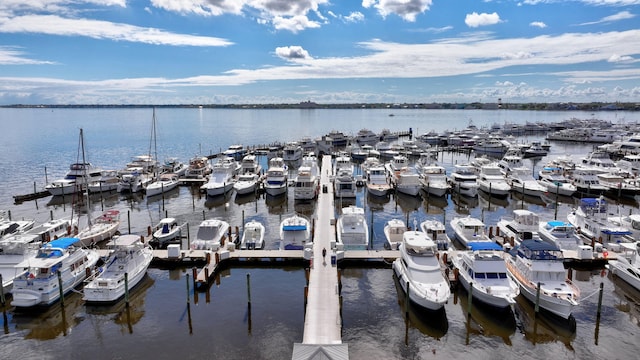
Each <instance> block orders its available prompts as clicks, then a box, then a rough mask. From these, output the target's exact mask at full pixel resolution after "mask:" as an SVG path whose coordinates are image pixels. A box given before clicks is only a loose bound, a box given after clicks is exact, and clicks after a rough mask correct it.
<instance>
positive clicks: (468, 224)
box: [451, 216, 493, 249]
mask: <svg viewBox="0 0 640 360" xmlns="http://www.w3.org/2000/svg"><path fill="white" fill-rule="evenodd" d="M451 228H452V229H453V232H454V233H455V234H456V239H458V241H459V242H460V244H462V246H464V248H465V249H466V248H467V247H468V246H469V243H470V242H472V241H475V242H479V241H489V242H493V241H492V240H491V239H490V238H489V235H487V233H486V231H485V225H484V223H483V222H482V220H480V219H478V218H475V217H471V216H466V217H455V218H453V220H451Z"/></svg>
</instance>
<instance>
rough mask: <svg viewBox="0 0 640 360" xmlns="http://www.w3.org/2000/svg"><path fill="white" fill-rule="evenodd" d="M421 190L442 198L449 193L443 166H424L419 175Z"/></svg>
mask: <svg viewBox="0 0 640 360" xmlns="http://www.w3.org/2000/svg"><path fill="white" fill-rule="evenodd" d="M420 183H421V184H422V189H423V190H424V191H426V192H427V193H428V194H431V195H433V196H444V195H445V194H446V193H447V191H449V183H448V182H447V171H446V170H445V168H444V166H440V165H435V164H431V165H426V166H423V167H422V171H421V173H420Z"/></svg>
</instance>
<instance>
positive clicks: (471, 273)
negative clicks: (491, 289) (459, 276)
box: [469, 269, 473, 277]
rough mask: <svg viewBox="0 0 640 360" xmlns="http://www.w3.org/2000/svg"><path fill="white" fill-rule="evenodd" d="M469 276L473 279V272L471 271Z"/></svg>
mask: <svg viewBox="0 0 640 360" xmlns="http://www.w3.org/2000/svg"><path fill="white" fill-rule="evenodd" d="M469 276H471V277H473V270H471V269H469Z"/></svg>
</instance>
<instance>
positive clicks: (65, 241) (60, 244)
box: [45, 237, 80, 249]
mask: <svg viewBox="0 0 640 360" xmlns="http://www.w3.org/2000/svg"><path fill="white" fill-rule="evenodd" d="M78 241H80V239H78V238H73V237H63V238H60V239H57V240H53V241H50V242H48V243H46V244H45V246H46V247H50V248H61V249H66V248H68V247H69V246H72V245H73V244H75V243H77V242H78Z"/></svg>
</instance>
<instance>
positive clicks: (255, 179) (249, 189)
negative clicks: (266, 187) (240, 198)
mask: <svg viewBox="0 0 640 360" xmlns="http://www.w3.org/2000/svg"><path fill="white" fill-rule="evenodd" d="M259 182H260V176H259V175H258V174H256V173H245V174H240V175H238V180H237V181H236V182H235V184H233V188H234V190H235V191H236V193H237V194H238V195H246V194H254V193H255V192H256V189H257V188H258V183H259Z"/></svg>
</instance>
